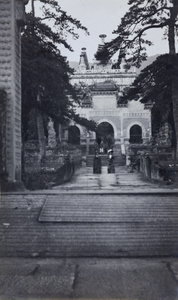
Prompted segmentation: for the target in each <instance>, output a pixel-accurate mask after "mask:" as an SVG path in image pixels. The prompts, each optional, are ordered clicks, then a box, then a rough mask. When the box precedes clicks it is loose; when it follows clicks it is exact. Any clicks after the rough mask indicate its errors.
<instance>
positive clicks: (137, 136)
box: [129, 125, 143, 144]
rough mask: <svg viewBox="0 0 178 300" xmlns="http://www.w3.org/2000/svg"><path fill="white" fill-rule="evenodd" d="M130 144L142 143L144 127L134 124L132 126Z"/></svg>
mask: <svg viewBox="0 0 178 300" xmlns="http://www.w3.org/2000/svg"><path fill="white" fill-rule="evenodd" d="M129 142H130V144H141V143H143V140H142V128H141V126H139V125H133V126H132V127H131V128H130V140H129Z"/></svg>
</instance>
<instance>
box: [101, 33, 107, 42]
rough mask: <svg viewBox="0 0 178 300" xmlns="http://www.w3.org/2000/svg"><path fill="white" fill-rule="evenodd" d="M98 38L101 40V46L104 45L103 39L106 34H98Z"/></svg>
mask: <svg viewBox="0 0 178 300" xmlns="http://www.w3.org/2000/svg"><path fill="white" fill-rule="evenodd" d="M99 37H100V38H101V42H102V44H104V43H105V38H106V37H107V35H106V34H100V35H99Z"/></svg>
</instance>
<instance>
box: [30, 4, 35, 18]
mask: <svg viewBox="0 0 178 300" xmlns="http://www.w3.org/2000/svg"><path fill="white" fill-rule="evenodd" d="M31 7H32V14H33V17H35V0H31Z"/></svg>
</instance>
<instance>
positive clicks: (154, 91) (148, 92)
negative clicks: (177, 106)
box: [120, 54, 178, 135]
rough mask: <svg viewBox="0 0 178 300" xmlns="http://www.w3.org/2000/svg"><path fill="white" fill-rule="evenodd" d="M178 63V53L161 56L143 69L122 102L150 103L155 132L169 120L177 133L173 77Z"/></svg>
mask: <svg viewBox="0 0 178 300" xmlns="http://www.w3.org/2000/svg"><path fill="white" fill-rule="evenodd" d="M175 64H177V65H178V54H176V55H170V54H165V55H161V56H159V57H158V58H157V59H156V60H155V61H154V62H153V63H152V64H151V65H149V66H147V67H146V68H145V69H143V70H142V71H141V73H140V75H139V76H138V77H137V78H136V79H135V81H134V82H133V84H132V85H131V87H130V89H129V90H128V91H127V93H126V94H125V95H124V96H123V97H122V98H121V99H120V102H125V101H129V100H133V99H135V100H140V101H141V102H142V103H150V104H152V105H153V107H152V118H153V122H152V123H153V132H154V133H155V132H157V131H158V130H159V129H160V127H161V126H162V124H164V123H165V122H168V123H169V124H170V125H171V128H172V131H173V134H174V135H175V127H174V122H173V103H172V78H173V76H178V74H175V68H174V65H175Z"/></svg>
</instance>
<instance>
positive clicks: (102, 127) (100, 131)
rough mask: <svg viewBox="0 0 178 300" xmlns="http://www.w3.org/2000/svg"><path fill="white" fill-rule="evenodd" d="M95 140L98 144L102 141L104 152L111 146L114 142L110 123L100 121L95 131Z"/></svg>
mask: <svg viewBox="0 0 178 300" xmlns="http://www.w3.org/2000/svg"><path fill="white" fill-rule="evenodd" d="M96 142H97V143H98V145H100V143H103V146H104V152H105V153H106V152H107V150H108V149H109V148H111V147H112V145H113V144H114V129H113V127H112V125H111V124H109V123H108V122H102V123H100V124H99V125H98V127H97V131H96Z"/></svg>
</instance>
